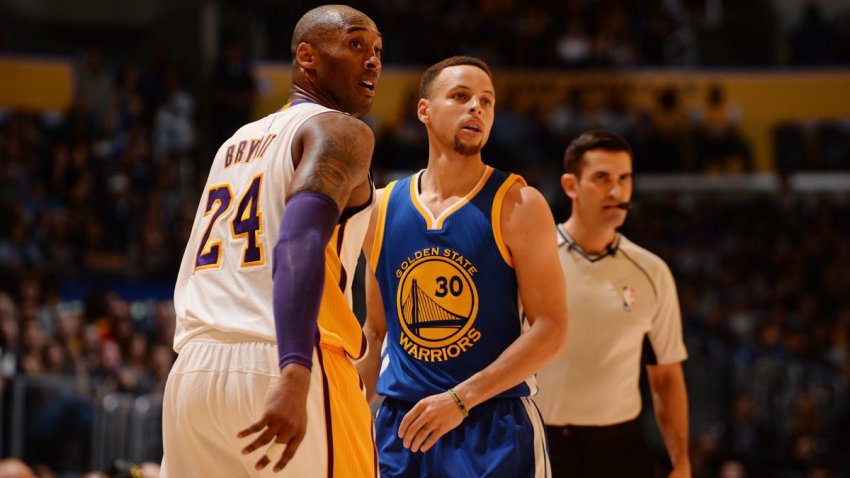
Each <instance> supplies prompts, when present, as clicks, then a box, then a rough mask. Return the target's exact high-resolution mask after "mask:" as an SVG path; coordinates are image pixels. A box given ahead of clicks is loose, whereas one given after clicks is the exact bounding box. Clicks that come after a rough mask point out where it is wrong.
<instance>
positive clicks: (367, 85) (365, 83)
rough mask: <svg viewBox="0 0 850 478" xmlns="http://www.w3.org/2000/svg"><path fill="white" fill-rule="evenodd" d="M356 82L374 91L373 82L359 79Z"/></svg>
mask: <svg viewBox="0 0 850 478" xmlns="http://www.w3.org/2000/svg"><path fill="white" fill-rule="evenodd" d="M357 84H358V85H360V86H362V87H363V88H366V89H367V90H369V91H375V83H373V82H371V81H361V82H359V83H357Z"/></svg>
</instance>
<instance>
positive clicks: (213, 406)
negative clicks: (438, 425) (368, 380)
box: [160, 335, 377, 478]
mask: <svg viewBox="0 0 850 478" xmlns="http://www.w3.org/2000/svg"><path fill="white" fill-rule="evenodd" d="M227 340H228V341H227V342H225V341H222V337H221V336H218V335H216V336H215V338H212V337H211V336H204V337H197V338H194V339H192V341H190V342H189V343H187V344H186V345H185V346H184V347H183V349H182V350H181V352H180V355H179V356H178V357H177V361H176V362H175V363H174V366H173V367H172V369H171V372H170V374H169V376H168V381H167V382H166V386H165V396H164V399H163V416H162V437H163V451H164V455H163V458H162V471H161V475H160V476H162V477H167V478H182V477H195V476H197V477H228V478H230V477H284V478H295V477H333V476H345V477H374V476H376V468H377V458H376V456H377V455H376V452H375V445H374V427H373V426H372V421H371V414H370V412H369V407H368V404H367V403H366V399H365V396H364V394H363V390H362V384H361V382H360V377H359V375H358V374H357V370H356V369H355V368H354V366H353V364H351V362H350V360H349V359H348V358H347V357H346V356H345V355H343V354H341V353H339V352H336V351H334V350H326V349H325V347H322V348H316V350H314V352H313V368H312V372H311V381H310V390H309V392H308V396H307V433H306V435H305V437H304V440H303V441H302V442H301V444H300V446H299V448H298V451H297V452H296V453H295V456H294V457H293V458H292V460H291V461H290V462H289V463H288V464H287V465H286V467H285V468H284V469H283V470H282V471H280V472H279V473H274V472H273V471H272V470H273V469H274V465H275V463H277V460H278V459H279V458H280V453H281V452H282V447H281V446H280V445H275V444H273V445H271V447H273V448H272V449H271V450H269V448H268V447H261V448H260V449H258V450H255V451H254V452H253V453H251V454H250V455H243V454H242V452H241V451H242V448H244V447H245V446H246V445H248V444H249V443H251V441H253V440H254V439H255V438H256V437H257V436H258V434H254V435H250V436H248V437H246V438H242V439H239V438H237V437H236V434H237V433H238V432H239V431H240V430H242V429H244V428H247V427H248V426H249V425H251V424H252V423H254V422H255V421H257V420H258V419H259V418H260V417H261V416H262V415H263V413H264V411H265V407H266V396H267V394H268V393H269V391H270V390H272V389H273V387H274V386H275V384H276V382H277V380H278V379H279V378H278V377H279V374H280V372H279V368H278V354H277V345H276V344H273V343H264V342H236V341H232V340H233V338H232V337H230V338H228V339H227ZM364 414H365V415H364ZM335 442H336V444H337V446H334V443H335ZM264 454H267V455H268V457H269V459H270V460H271V462H270V463H269V465H267V466H266V468H265V469H264V470H261V471H257V470H256V469H255V468H254V465H255V464H256V462H257V461H259V460H260V458H261V457H262V456H263V455H264Z"/></svg>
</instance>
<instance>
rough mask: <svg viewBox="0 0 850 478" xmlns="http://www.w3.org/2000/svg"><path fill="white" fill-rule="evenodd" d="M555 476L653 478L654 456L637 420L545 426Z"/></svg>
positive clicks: (571, 477)
mask: <svg viewBox="0 0 850 478" xmlns="http://www.w3.org/2000/svg"><path fill="white" fill-rule="evenodd" d="M546 435H547V437H548V439H549V459H550V461H551V463H552V477H553V478H654V477H655V466H656V464H655V459H654V457H653V455H652V453H651V452H650V451H649V448H648V447H647V446H646V444H645V443H644V442H643V440H642V439H641V436H640V432H639V430H638V425H637V421H636V420H631V421H628V422H623V423H618V424H615V425H607V426H598V427H597V426H579V425H566V426H549V425H547V426H546Z"/></svg>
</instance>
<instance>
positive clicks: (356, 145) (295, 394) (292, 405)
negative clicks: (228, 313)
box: [238, 113, 375, 471]
mask: <svg viewBox="0 0 850 478" xmlns="http://www.w3.org/2000/svg"><path fill="white" fill-rule="evenodd" d="M374 141H375V139H374V135H373V134H372V131H371V130H370V129H369V127H368V126H367V125H366V124H365V123H363V122H362V121H360V120H358V119H356V118H354V117H352V116H348V115H343V114H336V113H327V114H323V115H318V116H316V117H314V118H311V119H310V120H308V121H307V122H306V123H305V124H304V125H303V126H302V128H301V130H300V131H299V137H298V138H297V140H296V151H295V154H294V156H295V158H296V161H297V165H296V169H295V178H294V182H293V186H294V187H293V194H292V195H291V196H290V197H289V198H287V201H288V203H289V204H291V203H292V202H294V201H295V198H296V197H299V195H300V196H302V197H303V196H304V195H305V194H310V195H312V198H311V199H310V200H311V201H315V200H318V201H319V202H320V203H321V202H322V201H327V200H330V201H333V203H334V204H335V206H336V210H335V211H334V213H335V215H334V213H328V211H327V208H328V207H329V206H328V204H327V203H326V202H325V206H324V208H325V210H324V211H325V212H324V213H323V214H321V215H320V216H321V217H323V218H326V217H329V218H331V219H330V220H327V219H326V220H320V218H319V217H316V218H315V219H316V221H315V222H318V223H321V225H320V226H317V225H316V224H310V227H304V226H305V225H304V224H302V225H301V226H294V227H290V228H288V229H287V228H282V230H284V229H285V231H284V232H285V233H286V234H289V235H293V236H296V237H293V241H294V242H297V241H299V240H300V238H299V237H297V235H298V234H307V235H309V234H319V235H320V236H321V237H322V243H321V244H313V246H312V247H311V248H310V250H311V251H313V252H314V256H315V257H313V258H312V260H310V261H307V260H304V259H305V258H304V257H300V258H296V259H294V260H290V262H291V263H292V264H293V265H292V266H291V267H288V268H286V270H287V275H286V276H285V277H279V276H278V273H277V272H275V277H274V278H275V284H276V292H275V294H276V295H277V294H278V291H277V287H278V285H279V284H282V289H281V290H282V292H283V293H284V294H289V295H293V294H292V292H293V290H294V289H293V287H292V285H293V284H296V283H298V282H299V281H300V282H302V283H303V282H305V280H306V279H307V278H308V277H310V278H313V279H314V280H315V281H316V283H317V284H321V282H322V278H323V277H324V267H325V264H324V253H323V252H322V251H323V250H324V247H325V246H326V245H327V240H328V239H329V238H330V236H331V234H332V232H333V229H334V227H335V226H336V220H337V219H338V217H339V213H340V211H342V210H343V209H345V207H347V206H349V205H351V206H354V205H360V204H363V203H365V202H366V201H368V199H369V194H370V193H371V184H370V183H369V179H368V174H369V165H370V162H371V158H372V150H373V148H374ZM317 198H318V199H317ZM290 214H291V210H290V209H289V208H288V209H287V211H286V212H285V213H284V220H283V222H284V223H285V222H286V221H287V220H289V219H292V216H291V215H290ZM302 216H303V214H302ZM305 219H306V220H307V221H308V222H312V221H310V218H304V217H302V218H301V220H302V221H303V220H305ZM315 227H318V228H319V229H321V230H312V229H311V228H315ZM281 236H283V234H281ZM308 239H309V238H308ZM308 242H309V241H308ZM283 252H284V254H285V255H286V254H287V253H286V252H285V251H283ZM292 252H295V254H298V253H301V252H303V251H302V250H300V249H295V250H293V251H289V252H288V254H292ZM276 253H277V250H276ZM281 269H283V268H281ZM319 276H321V277H319ZM296 296H297V294H295V295H293V297H292V298H291V300H284V301H282V302H284V303H286V304H287V305H288V306H292V304H296V303H299V302H301V301H305V300H307V299H308V298H305V297H300V298H298V299H296V298H295V297H296ZM320 297H321V296H320V295H319V297H312V299H315V300H314V302H315V308H314V310H313V311H312V312H310V313H303V312H302V311H301V308H299V311H298V312H297V313H293V314H292V315H293V317H289V318H287V319H286V320H290V321H296V325H299V328H301V329H302V330H312V329H311V328H310V327H301V326H307V325H309V326H313V325H314V324H315V321H316V318H317V317H316V313H317V312H318V300H319V299H320ZM276 300H277V299H276ZM275 308H276V309H277V303H276V304H275ZM277 312H278V311H277V310H276V313H277ZM275 320H276V322H277V321H278V318H277V317H276V319H275ZM298 321H312V323H309V324H307V323H299V322H298ZM287 333H289V331H288V329H287V328H285V327H284V328H283V332H282V333H281V332H280V329H279V333H278V336H279V337H278V339H279V344H280V341H281V340H284V341H286V340H290V339H291V340H292V341H293V342H298V343H301V344H308V345H311V343H310V337H311V334H309V333H307V334H302V335H303V336H299V337H295V336H294V333H293V337H286V336H284V335H282V334H287ZM279 348H280V345H279ZM309 348H312V347H309ZM303 355H305V353H302V354H301V356H302V359H301V360H299V361H294V362H290V363H287V364H285V365H282V367H281V370H280V380H279V381H278V383H277V386H275V387H274V389H273V391H272V393H270V394H269V397H268V401H267V404H266V410H265V412H264V413H263V416H262V417H261V418H260V419H259V420H258V421H257V422H255V423H253V424H252V425H251V426H249V427H248V428H246V429H244V430H242V431H240V432H239V434H238V436H239V437H240V438H241V437H246V436H249V435H252V434H254V433H259V435H258V436H257V437H256V438H255V439H254V440H253V441H252V442H251V443H250V444H248V445H247V446H246V447H244V448H243V450H242V453H243V454H249V453H251V452H253V451H254V450H256V449H257V448H260V447H262V446H265V445H267V444H268V443H270V442H272V441H274V442H275V443H277V444H281V445H285V449H284V451H283V453H282V455H281V457H280V460H279V461H278V462H277V463H276V464H275V467H274V469H275V471H279V470H281V469H283V467H284V466H286V463H288V462H289V460H291V459H292V456H293V455H294V454H295V451H296V450H297V449H298V446H299V444H300V443H301V441H302V440H303V438H304V435H305V434H306V430H307V407H306V402H307V393H308V390H309V384H310V368H309V364H310V359H309V358H306V359H305V358H303ZM269 463H270V459H269V458H268V457H267V456H263V457H262V458H261V459H260V460H259V461H258V462H257V463H256V468H257V469H262V468H265V467H266V466H267V465H268V464H269Z"/></svg>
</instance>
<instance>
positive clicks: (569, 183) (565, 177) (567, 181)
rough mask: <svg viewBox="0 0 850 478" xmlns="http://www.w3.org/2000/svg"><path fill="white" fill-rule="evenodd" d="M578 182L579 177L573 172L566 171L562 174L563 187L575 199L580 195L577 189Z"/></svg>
mask: <svg viewBox="0 0 850 478" xmlns="http://www.w3.org/2000/svg"><path fill="white" fill-rule="evenodd" d="M577 184H578V178H577V177H576V175H575V174H573V173H564V174H562V175H561V189H563V190H564V192H565V193H566V194H567V196H568V197H569V198H570V199H575V198H576V197H578V191H577V190H576V185H577Z"/></svg>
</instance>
